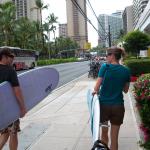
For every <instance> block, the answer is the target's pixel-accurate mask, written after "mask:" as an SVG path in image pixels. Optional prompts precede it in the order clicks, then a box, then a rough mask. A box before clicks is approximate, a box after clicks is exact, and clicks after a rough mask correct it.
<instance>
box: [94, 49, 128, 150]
mask: <svg viewBox="0 0 150 150" xmlns="http://www.w3.org/2000/svg"><path fill="white" fill-rule="evenodd" d="M123 55H124V50H123V49H121V48H119V47H111V48H108V49H107V58H106V60H107V62H108V63H106V64H103V65H102V66H101V68H100V70H99V73H98V79H97V81H96V84H95V87H94V91H93V94H98V95H99V101H100V123H102V124H107V123H108V121H110V124H111V132H110V138H111V145H110V149H111V150H118V135H119V130H120V125H121V124H122V123H123V118H124V113H125V108H124V99H123V92H124V93H127V92H128V89H129V83H130V71H129V70H128V69H127V68H126V67H125V66H123V65H121V64H120V63H119V61H120V59H121V57H122V56H123ZM101 140H102V141H103V142H104V143H106V144H107V145H108V141H109V139H108V127H105V126H102V133H101Z"/></svg>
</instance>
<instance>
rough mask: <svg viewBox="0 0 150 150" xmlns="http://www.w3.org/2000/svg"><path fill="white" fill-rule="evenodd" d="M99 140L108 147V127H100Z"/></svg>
mask: <svg viewBox="0 0 150 150" xmlns="http://www.w3.org/2000/svg"><path fill="white" fill-rule="evenodd" d="M101 140H102V141H103V142H104V143H105V144H107V145H108V141H109V139H108V127H102V135H101Z"/></svg>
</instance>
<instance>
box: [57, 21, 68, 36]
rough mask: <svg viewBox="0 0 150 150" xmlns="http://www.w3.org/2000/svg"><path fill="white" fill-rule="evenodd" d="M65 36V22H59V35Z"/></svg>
mask: <svg viewBox="0 0 150 150" xmlns="http://www.w3.org/2000/svg"><path fill="white" fill-rule="evenodd" d="M60 36H61V37H64V38H66V37H67V36H68V34H67V24H59V37H60Z"/></svg>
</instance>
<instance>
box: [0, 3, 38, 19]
mask: <svg viewBox="0 0 150 150" xmlns="http://www.w3.org/2000/svg"><path fill="white" fill-rule="evenodd" d="M8 1H12V2H14V4H15V6H16V19H18V18H20V17H27V18H28V19H29V20H31V21H37V20H38V21H40V11H39V10H38V9H37V8H36V5H35V0H1V1H0V3H5V2H8Z"/></svg>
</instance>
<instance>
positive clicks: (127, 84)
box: [123, 82, 129, 93]
mask: <svg viewBox="0 0 150 150" xmlns="http://www.w3.org/2000/svg"><path fill="white" fill-rule="evenodd" d="M128 90H129V83H128V82H127V83H126V84H125V86H124V88H123V92H124V93H127V92H128Z"/></svg>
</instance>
